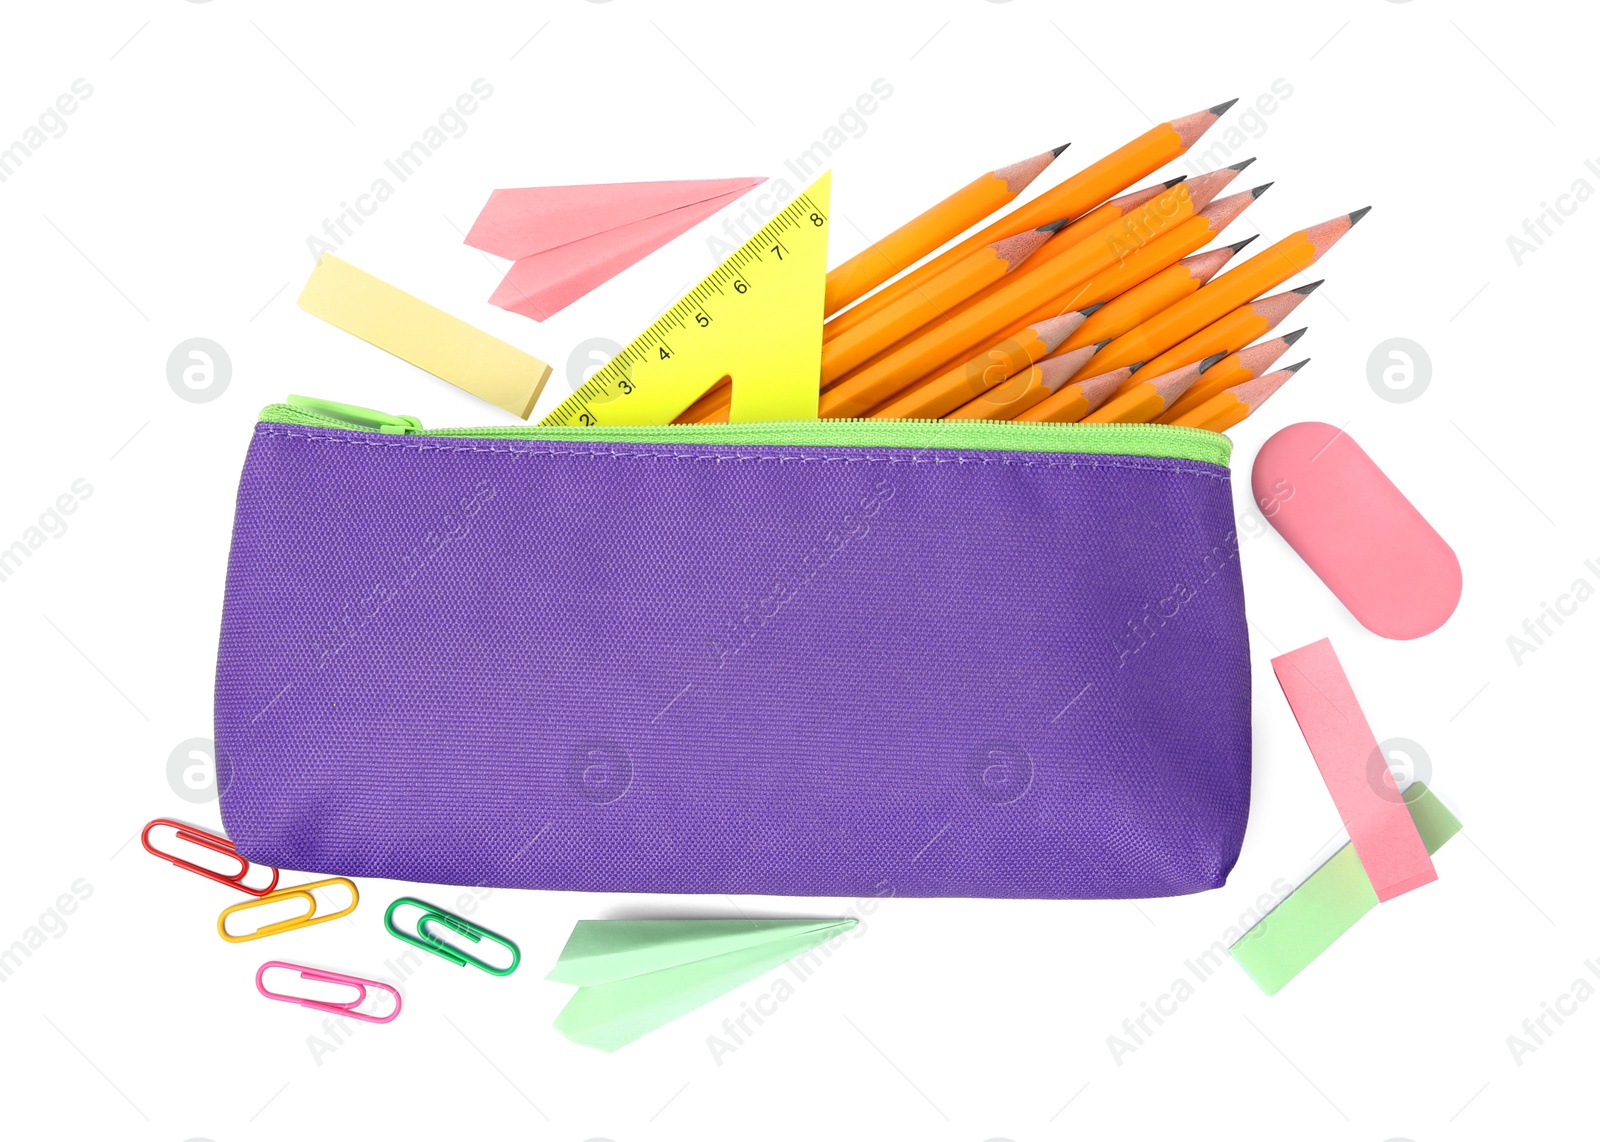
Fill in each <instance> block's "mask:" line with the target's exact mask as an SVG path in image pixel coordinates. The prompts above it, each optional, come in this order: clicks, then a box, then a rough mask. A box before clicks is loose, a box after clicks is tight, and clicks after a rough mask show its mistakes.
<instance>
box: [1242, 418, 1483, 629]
mask: <svg viewBox="0 0 1600 1142" xmlns="http://www.w3.org/2000/svg"><path fill="white" fill-rule="evenodd" d="M1250 489H1251V491H1252V492H1253V493H1254V495H1255V498H1256V504H1257V505H1258V506H1259V507H1260V509H1261V514H1262V515H1264V516H1266V518H1267V519H1269V520H1271V521H1272V526H1273V527H1275V528H1277V529H1278V534H1280V535H1282V536H1283V538H1284V539H1286V540H1288V541H1289V546H1290V547H1292V548H1294V549H1295V551H1296V552H1297V553H1298V554H1299V556H1300V558H1302V559H1304V560H1305V561H1306V564H1307V566H1309V567H1310V568H1311V570H1313V571H1315V572H1316V573H1317V577H1318V578H1319V579H1321V580H1322V581H1323V582H1324V583H1326V584H1327V585H1328V590H1330V591H1332V592H1333V593H1334V595H1335V596H1337V597H1338V599H1339V601H1340V602H1341V603H1343V604H1344V605H1345V606H1346V607H1348V608H1349V610H1350V613H1351V614H1352V615H1354V616H1355V617H1356V620H1357V621H1358V622H1360V624H1361V625H1362V626H1364V627H1366V628H1367V629H1368V630H1370V631H1371V632H1372V633H1373V634H1379V635H1382V636H1383V637H1384V638H1420V637H1421V636H1422V635H1425V634H1428V633H1429V632H1431V631H1435V630H1438V629H1439V628H1440V627H1441V626H1443V625H1444V621H1445V620H1446V619H1448V618H1449V617H1450V615H1451V614H1452V613H1453V612H1454V611H1455V609H1456V603H1458V602H1459V601H1460V600H1461V564H1460V562H1459V561H1458V560H1457V559H1456V553H1455V552H1454V551H1452V550H1450V545H1449V544H1448V543H1446V542H1445V541H1444V540H1443V539H1442V538H1441V537H1440V535H1439V533H1438V532H1437V531H1434V530H1433V527H1432V525H1430V524H1429V523H1428V521H1427V520H1426V519H1424V518H1422V513H1421V512H1419V511H1417V509H1416V508H1414V507H1412V506H1411V501H1410V500H1408V499H1406V497H1405V496H1404V495H1403V494H1402V493H1401V491H1400V489H1399V488H1397V487H1395V486H1394V484H1393V483H1391V482H1390V480H1389V477H1388V476H1385V475H1384V474H1383V469H1382V468H1379V467H1378V465H1377V464H1375V463H1373V460H1372V457H1370V456H1368V455H1367V454H1366V453H1365V452H1364V451H1362V449H1361V446H1360V445H1359V444H1357V443H1356V442H1355V441H1354V440H1352V439H1350V437H1349V436H1348V435H1346V434H1345V433H1344V432H1343V431H1342V430H1340V429H1337V428H1335V427H1334V426H1333V425H1331V424H1321V423H1318V422H1316V421H1307V422H1305V423H1303V424H1291V425H1290V426H1289V427H1288V428H1285V429H1283V430H1281V431H1279V432H1277V433H1275V434H1273V436H1272V437H1270V438H1269V439H1268V440H1267V442H1266V443H1265V444H1263V445H1262V446H1261V451H1260V452H1259V453H1258V454H1257V455H1256V462H1255V467H1254V468H1253V469H1251V472H1250Z"/></svg>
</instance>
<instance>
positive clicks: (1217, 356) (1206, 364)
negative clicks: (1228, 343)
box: [1200, 352, 1228, 373]
mask: <svg viewBox="0 0 1600 1142" xmlns="http://www.w3.org/2000/svg"><path fill="white" fill-rule="evenodd" d="M1227 355H1228V354H1227V353H1225V352H1224V353H1213V354H1211V356H1209V357H1207V358H1206V359H1205V360H1204V361H1201V362H1200V371H1201V372H1202V373H1203V372H1205V371H1206V370H1207V369H1209V368H1211V366H1212V365H1215V364H1216V363H1217V362H1218V361H1220V360H1222V358H1224V357H1226V356H1227Z"/></svg>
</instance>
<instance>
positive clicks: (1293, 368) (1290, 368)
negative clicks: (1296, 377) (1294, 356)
mask: <svg viewBox="0 0 1600 1142" xmlns="http://www.w3.org/2000/svg"><path fill="white" fill-rule="evenodd" d="M1310 363H1311V358H1310V357H1307V358H1306V359H1305V360H1304V361H1297V362H1296V363H1295V364H1293V365H1286V366H1284V370H1283V371H1284V372H1286V373H1298V372H1299V371H1300V370H1301V369H1303V368H1305V367H1306V366H1307V365H1309V364H1310Z"/></svg>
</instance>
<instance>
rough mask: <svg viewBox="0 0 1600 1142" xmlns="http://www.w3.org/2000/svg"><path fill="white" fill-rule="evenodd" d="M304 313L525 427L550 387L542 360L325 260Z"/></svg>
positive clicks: (306, 293)
mask: <svg viewBox="0 0 1600 1142" xmlns="http://www.w3.org/2000/svg"><path fill="white" fill-rule="evenodd" d="M300 308H301V309H303V310H305V311H306V312H307V313H309V314H312V315H314V316H316V317H320V318H322V320H324V321H326V322H328V323H329V324H330V325H336V326H338V327H339V328H340V329H343V330H344V331H345V332H346V333H353V334H355V335H356V336H357V337H359V338H361V339H362V340H363V341H366V342H367V343H369V344H371V345H376V346H377V347H378V348H380V349H382V350H383V351H384V352H386V353H393V354H394V355H395V356H396V357H399V358H400V359H401V360H402V361H409V362H410V363H411V364H413V365H415V366H416V367H417V368H419V369H422V370H424V371H425V372H429V373H432V374H433V375H434V376H436V377H438V378H440V379H441V380H445V381H449V382H450V383H451V384H452V385H455V386H456V387H457V388H460V389H465V390H466V391H467V392H469V393H471V394H472V395H473V396H475V397H479V398H481V399H483V400H486V401H488V402H489V403H490V404H492V405H495V406H496V407H498V408H503V409H505V410H506V411H507V412H509V413H511V414H512V415H513V416H520V417H522V418H523V419H524V420H526V419H527V418H528V414H529V413H530V412H532V411H533V406H534V402H535V401H537V400H538V399H539V393H540V392H542V391H543V390H544V383H545V381H547V380H549V379H550V366H549V365H547V364H545V363H544V362H543V361H541V360H539V358H537V357H535V356H533V355H531V354H529V353H524V352H523V351H522V350H521V349H518V348H516V347H515V346H512V345H507V344H506V343H505V342H504V341H501V340H500V339H499V338H497V337H491V336H489V334H487V333H485V332H484V331H483V330H481V329H477V328H475V327H473V326H471V325H468V324H467V323H466V322H465V321H462V320H460V319H459V318H455V317H451V316H450V315H449V314H448V313H446V312H444V310H442V309H435V308H434V307H433V306H431V305H429V304H428V303H427V302H425V301H421V300H419V299H418V298H415V297H412V296H411V295H410V294H409V293H406V292H405V291H404V290H399V289H396V288H395V287H394V286H392V285H390V284H389V283H388V282H386V281H384V280H382V279H381V278H375V277H373V276H372V275H371V274H369V273H367V272H366V271H364V270H358V269H356V267H354V266H352V265H351V264H350V263H349V262H346V261H343V260H342V259H339V258H336V257H334V256H333V255H332V254H323V255H322V256H321V257H320V258H318V259H317V265H316V268H315V269H313V270H312V271H311V279H310V280H309V281H307V282H306V288H305V289H303V290H301V291H300Z"/></svg>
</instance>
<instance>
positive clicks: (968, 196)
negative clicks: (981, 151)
mask: <svg viewBox="0 0 1600 1142" xmlns="http://www.w3.org/2000/svg"><path fill="white" fill-rule="evenodd" d="M1066 149H1067V144H1065V143H1063V144H1062V145H1061V146H1059V147H1056V148H1055V149H1054V150H1049V151H1045V152H1044V153H1043V154H1041V155H1034V156H1033V157H1032V158H1029V159H1023V160H1022V161H1021V162H1019V163H1012V164H1011V165H1010V166H1008V167H1001V168H1000V169H998V170H992V171H990V172H989V173H988V174H982V175H979V176H978V177H977V178H975V179H973V180H972V181H971V182H969V183H968V184H967V185H966V186H964V187H962V188H961V189H960V190H958V191H956V192H955V193H954V194H952V195H950V196H949V197H948V198H945V199H944V200H942V201H940V202H936V203H934V204H933V205H932V206H930V207H928V209H926V210H924V211H923V212H922V213H921V214H919V215H917V216H916V217H915V218H913V219H912V220H911V221H910V222H907V223H906V224H905V225H904V226H901V227H900V228H899V229H898V230H895V231H893V232H892V233H890V234H889V235H888V236H886V237H884V238H880V239H879V240H878V241H876V242H874V243H872V245H870V246H868V247H867V248H866V249H865V250H862V251H861V252H860V253H859V254H857V255H856V256H855V257H853V258H848V259H846V260H845V261H843V262H841V263H840V264H839V265H837V266H835V267H834V268H833V269H831V270H829V271H828V282H827V286H826V287H825V290H824V293H823V300H822V314H823V316H824V317H828V316H831V315H832V314H834V313H837V312H838V311H839V310H841V309H843V308H844V307H845V306H847V305H849V304H850V303H851V302H853V301H855V300H856V299H857V298H860V297H864V296H866V295H867V294H869V293H871V292H872V291H873V290H875V289H877V288H878V287H879V286H880V285H882V284H883V283H884V282H886V281H888V280H889V279H890V278H892V277H894V275H895V274H898V273H900V272H901V271H902V270H904V269H905V268H906V267H907V266H910V265H911V264H912V263H914V262H917V261H919V260H921V259H922V258H924V257H926V256H927V255H929V254H931V253H933V252H934V251H935V250H937V249H938V248H939V247H940V246H942V245H944V244H945V243H946V242H948V241H950V239H952V238H954V237H955V236H956V235H957V234H960V233H961V232H962V231H963V230H966V229H968V228H969V227H972V226H976V225H977V224H978V223H979V222H982V221H983V220H984V219H985V218H987V217H989V215H991V214H993V213H994V212H995V211H996V210H999V209H1000V208H1001V207H1002V206H1005V205H1006V204H1007V203H1009V202H1011V200H1012V199H1014V198H1016V197H1017V195H1019V194H1021V193H1022V192H1023V191H1024V190H1027V189H1028V185H1029V184H1030V183H1031V182H1033V180H1034V179H1036V178H1038V177H1039V175H1040V174H1041V173H1042V172H1043V171H1044V169H1045V167H1047V166H1049V165H1050V164H1051V163H1053V162H1054V161H1055V160H1056V159H1057V158H1059V157H1060V155H1061V152H1062V151H1064V150H1066Z"/></svg>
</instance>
